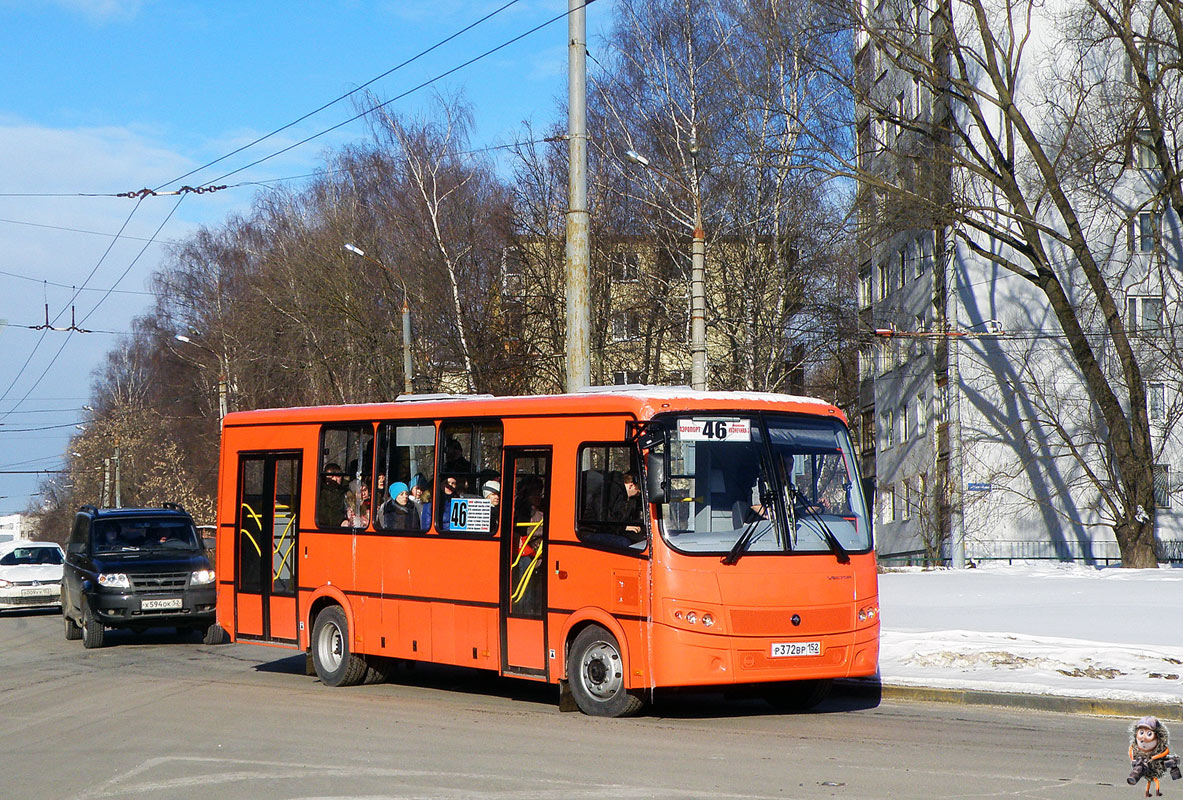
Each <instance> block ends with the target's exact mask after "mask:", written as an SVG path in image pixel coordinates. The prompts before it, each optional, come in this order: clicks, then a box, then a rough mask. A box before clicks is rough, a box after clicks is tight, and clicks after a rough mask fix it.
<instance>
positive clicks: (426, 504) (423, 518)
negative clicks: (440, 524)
mask: <svg viewBox="0 0 1183 800" xmlns="http://www.w3.org/2000/svg"><path fill="white" fill-rule="evenodd" d="M419 501H420V502H419V509H420V510H419V530H421V531H429V530H431V489H424V490H423V494H421V495H420V496H419Z"/></svg>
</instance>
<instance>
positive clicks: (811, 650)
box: [772, 642, 822, 658]
mask: <svg viewBox="0 0 1183 800" xmlns="http://www.w3.org/2000/svg"><path fill="white" fill-rule="evenodd" d="M821 654H822V643H821V642H773V643H772V657H773V658H784V657H785V656H820V655H821Z"/></svg>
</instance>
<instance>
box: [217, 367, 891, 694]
mask: <svg viewBox="0 0 1183 800" xmlns="http://www.w3.org/2000/svg"><path fill="white" fill-rule="evenodd" d="M217 536H218V546H217V551H216V552H217V575H218V577H219V581H218V621H219V623H220V624H221V625H222V626H223V627H224V628H225V629H226V630H227V631H228V632H229V633H230V635H231V637H232V638H233V639H234V640H237V641H249V642H258V643H265V644H274V645H279V646H284V647H290V648H294V649H299V650H303V651H305V652H306V653H308V654H309V656H310V662H311V666H312V668H313V669H314V670H315V673H316V675H317V676H319V678H320V680H321V681H322V682H323V683H325V684H328V685H330V686H344V685H349V684H356V683H361V682H365V681H369V680H373V679H376V678H378V677H380V676H381V675H383V671H384V666H385V665H389V664H391V663H395V662H397V660H418V661H426V662H434V663H440V664H452V665H459V666H467V667H476V668H482V669H487V670H493V671H496V672H498V673H500V674H502V675H507V676H516V677H519V678H526V679H532V680H538V681H548V682H551V683H555V682H557V683H558V684H559V687H560V692H559V697H560V707H562V708H564V709H569V708H575V707H578V708H579V709H580V710H582V711H584V712H586V713H588V714H594V715H600V716H621V715H626V714H631V713H634V712H636V711H637V710H638V709H640V708H641V707H642V705H643V703H644V702H645V701H646V700H647V699H649V698H651V697H652V695H653V692H654V691H655V690H657V689H661V688H666V687H727V688H731V687H745V688H752V689H755V690H756V691H759V692H761V693H763V694H764V695H765V696H766V697H767V698H768V699H769V701H770V702H773V703H774V704H778V705H784V706H794V707H799V708H806V707H810V706H812V705H814V704H816V703H817V702H819V701H820V700H821V699H822V698H823V697H824V696H825V694H826V692H827V691H828V689H829V686H830V682H831V680H832V679H834V678H838V677H848V676H869V675H873V674H874V673H875V672H876V668H877V662H878V649H879V614H878V610H879V609H878V588H877V581H876V564H875V554H874V551H873V548H872V538H871V518H870V515H869V513H868V508H867V501H866V499H865V498H864V494H863V488H862V485H861V482H860V480H859V478H858V471H857V467H856V459H855V454H854V451H853V449H852V447H851V442H850V437H849V433H848V430H847V427H846V423H845V420H844V419H843V416H842V414H841V412H840V411H839V410H838V409H837V408H835V407H834V406H832V405H829V404H827V403H824V402H822V401H818V400H812V399H809V398H801V397H790V396H787V395H777V394H759V393H731V392H695V391H691V390H686V389H669V388H659V387H648V388H629V389H617V390H613V391H608V390H603V391H600V390H588V391H585V392H581V393H575V394H567V395H559V396H546V397H491V396H467V397H460V398H456V397H444V396H428V395H424V396H414V395H405V396H403V397H402V398H400V399H399V400H398V401H395V402H391V403H384V404H372V405H354V406H335V407H321V408H291V409H271V410H260V411H246V412H239V413H232V414H228V415H227V416H226V418H225V422H224V429H223V433H222V451H221V465H220V484H219V501H218V533H217Z"/></svg>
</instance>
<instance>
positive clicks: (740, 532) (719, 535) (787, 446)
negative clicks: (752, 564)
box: [661, 413, 871, 563]
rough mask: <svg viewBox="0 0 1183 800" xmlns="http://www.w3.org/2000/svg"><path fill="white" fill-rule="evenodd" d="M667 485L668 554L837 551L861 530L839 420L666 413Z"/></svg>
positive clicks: (863, 535)
mask: <svg viewBox="0 0 1183 800" xmlns="http://www.w3.org/2000/svg"><path fill="white" fill-rule="evenodd" d="M665 421H666V425H667V428H668V430H669V432H670V435H669V441H668V447H669V454H670V468H669V480H670V490H669V495H668V496H667V498H666V503H665V504H664V505H663V506H662V515H661V523H662V535H663V536H664V537H665V539H666V541H667V542H668V543H669V544H670V546H671V547H673V548H674V549H675V550H678V551H681V552H684V553H691V554H718V555H723V556H725V560H728V559H729V560H730V562H731V563H733V562H734V561H735V560H738V558H739V557H740V556H742V555H743V554H745V553H748V554H794V553H814V554H816V553H834V554H835V555H836V556H837V557H838V559H839V560H845V559H846V557H847V553H864V552H867V551H868V550H870V548H871V528H870V520H869V518H868V515H867V508H866V503H865V501H864V499H863V494H862V487H861V486H860V483H859V480H858V472H857V470H856V469H855V461H854V451H853V448H852V447H851V444H850V436H849V434H848V433H847V431H846V428H845V426H843V425H842V423H841V422H839V421H838V420H835V419H829V418H819V417H806V416H793V415H787V414H754V413H749V414H740V415H720V414H709V415H708V414H703V415H695V416H679V417H675V418H673V419H667V420H665Z"/></svg>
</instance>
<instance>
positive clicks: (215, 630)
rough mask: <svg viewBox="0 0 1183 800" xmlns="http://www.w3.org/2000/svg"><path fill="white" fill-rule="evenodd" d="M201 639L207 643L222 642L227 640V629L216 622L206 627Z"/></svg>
mask: <svg viewBox="0 0 1183 800" xmlns="http://www.w3.org/2000/svg"><path fill="white" fill-rule="evenodd" d="M201 641H202V642H203V643H205V644H221V643H222V642H224V641H226V631H224V630H222V626H221V625H219V624H218V623H216V622H215V623H214V624H212V625H210V626H209V627H208V628H206V629H205V634H204V635H203V636H202V637H201Z"/></svg>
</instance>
